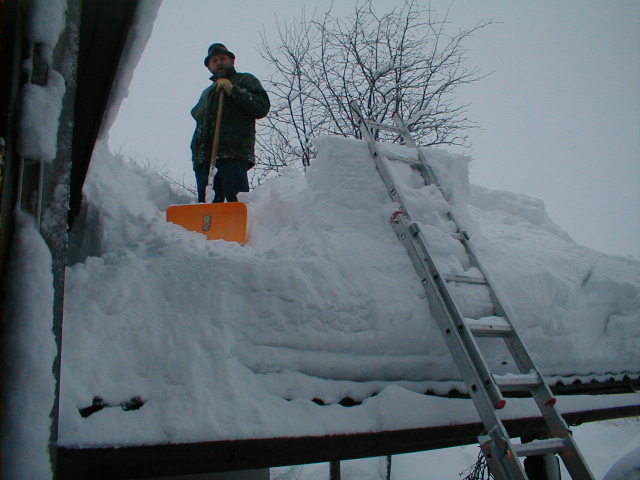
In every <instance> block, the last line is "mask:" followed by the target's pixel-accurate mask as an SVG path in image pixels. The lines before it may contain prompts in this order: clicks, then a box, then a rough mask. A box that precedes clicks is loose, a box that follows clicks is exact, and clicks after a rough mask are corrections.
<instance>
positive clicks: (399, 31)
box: [259, 0, 492, 168]
mask: <svg viewBox="0 0 640 480" xmlns="http://www.w3.org/2000/svg"><path fill="white" fill-rule="evenodd" d="M448 15H449V12H448V11H447V12H446V14H445V15H444V17H442V18H439V17H437V16H436V15H435V14H434V12H433V11H432V10H431V8H430V5H426V6H424V5H422V4H421V3H420V2H419V1H418V0H405V1H404V3H403V4H402V5H401V6H400V7H397V8H394V9H393V10H391V11H389V12H387V13H385V14H382V15H379V14H378V13H376V12H375V10H374V8H373V5H372V0H363V1H361V2H359V3H358V4H357V5H356V7H355V9H354V12H353V13H352V14H351V15H350V16H348V17H346V18H339V17H336V16H333V14H332V12H331V10H329V11H327V12H325V13H324V14H320V15H319V14H317V13H315V14H314V15H312V16H311V18H307V17H306V13H305V12H304V11H303V12H302V18H301V19H300V20H294V21H292V22H289V23H284V24H277V25H276V27H277V38H276V40H275V41H273V42H272V41H271V40H270V39H268V38H266V36H265V35H264V33H263V35H262V41H261V45H260V51H261V54H262V56H263V58H264V59H266V60H267V61H268V62H269V63H270V64H271V65H272V66H273V68H274V73H273V74H272V76H271V78H270V79H269V80H268V83H267V85H268V90H269V92H270V95H271V98H272V112H271V114H270V116H269V121H268V122H267V123H265V124H264V125H263V126H262V128H263V129H264V130H263V132H262V134H263V135H264V136H265V138H267V139H268V140H267V141H265V142H263V143H262V144H261V145H259V151H260V155H259V157H260V160H261V161H262V162H265V163H267V166H266V167H267V168H269V167H268V164H269V163H271V164H277V165H283V164H290V163H292V162H293V161H294V159H298V161H301V163H302V165H303V166H306V165H309V162H310V161H311V158H312V157H313V153H314V152H313V147H312V145H311V141H310V140H311V139H312V138H313V137H315V136H318V135H320V134H333V135H341V136H357V135H358V129H357V125H356V124H355V120H354V119H353V117H352V114H351V112H350V110H349V106H348V102H349V101H350V100H353V99H355V100H357V101H358V103H359V104H360V106H361V108H362V109H363V112H364V113H365V115H366V116H368V117H369V118H371V119H372V120H374V121H377V122H385V121H387V122H388V121H389V119H390V117H391V115H392V114H393V112H396V111H397V112H399V113H400V115H402V117H403V118H404V119H405V122H406V123H407V124H408V126H409V128H410V130H411V131H412V132H413V134H414V136H415V138H416V140H417V141H418V143H419V144H420V145H423V146H431V145H461V146H468V134H467V131H468V129H469V128H470V127H472V126H473V122H472V121H471V120H470V119H469V118H468V117H467V107H468V104H464V103H458V102H456V99H455V97H454V95H453V93H454V92H455V91H456V89H457V88H458V87H460V86H462V85H465V84H470V83H473V82H476V81H478V80H479V79H481V78H483V77H484V75H482V74H481V73H480V71H479V69H478V68H476V67H471V68H467V67H466V65H465V64H466V62H467V60H468V59H467V57H466V54H467V51H466V49H465V48H464V46H463V42H464V41H465V40H466V39H467V38H468V37H469V36H471V35H473V34H474V33H476V32H477V31H478V30H480V29H482V28H484V27H486V26H488V25H490V24H491V23H492V22H491V21H484V22H481V23H478V24H477V25H475V26H473V27H471V28H468V29H461V30H458V31H457V32H456V33H453V34H452V33H450V32H449V30H451V29H452V27H451V25H450V23H449V21H448Z"/></svg>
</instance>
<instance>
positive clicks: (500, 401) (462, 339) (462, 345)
mask: <svg viewBox="0 0 640 480" xmlns="http://www.w3.org/2000/svg"><path fill="white" fill-rule="evenodd" d="M409 225H411V223H410V220H408V219H407V218H405V217H404V215H403V216H402V217H400V218H397V219H396V222H394V223H393V227H394V230H396V234H397V235H398V237H399V238H400V241H401V242H402V243H403V244H404V245H405V248H406V249H407V251H408V253H409V257H410V258H411V260H412V262H413V264H414V267H415V269H416V273H417V274H418V276H419V278H420V281H421V283H422V285H423V287H424V289H425V292H426V293H427V297H428V298H429V306H430V308H431V310H432V314H433V316H434V318H435V319H436V321H437V322H438V327H439V328H440V331H441V333H442V335H443V338H444V339H445V341H446V342H447V344H448V346H449V349H450V350H451V354H452V356H453V358H454V360H455V362H456V366H457V367H458V369H459V370H460V373H461V375H462V376H463V380H464V381H465V384H466V385H467V387H468V388H469V394H470V395H471V396H472V397H473V396H474V395H475V393H476V390H478V389H484V390H486V392H487V401H486V402H485V404H484V405H483V408H484V409H486V410H487V411H488V412H490V414H491V415H494V410H495V409H496V408H497V407H501V406H503V405H504V398H503V396H502V393H501V391H500V389H499V388H498V386H497V385H496V383H495V379H494V377H493V375H492V374H491V372H490V371H489V369H488V368H486V365H487V363H486V361H485V360H484V358H482V353H481V351H480V349H479V347H478V345H477V343H476V339H475V336H474V335H473V333H472V332H471V331H470V330H469V327H468V326H467V324H466V322H465V321H464V318H463V317H462V315H461V313H460V311H459V309H458V307H457V306H456V304H455V302H454V301H453V299H452V298H451V295H450V293H449V291H448V290H447V288H446V285H445V282H444V280H443V278H442V276H441V275H440V274H439V273H438V270H437V267H436V265H435V263H434V262H433V259H432V257H431V255H430V253H429V251H428V249H427V248H426V246H425V245H426V243H425V241H424V238H421V235H422V233H421V232H417V233H415V232H412V231H411V228H410V227H409ZM461 352H463V353H461ZM467 364H468V365H471V366H472V368H473V372H474V373H473V375H465V371H466V369H467ZM492 423H494V422H492Z"/></svg>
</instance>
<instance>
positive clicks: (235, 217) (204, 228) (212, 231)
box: [167, 91, 249, 245]
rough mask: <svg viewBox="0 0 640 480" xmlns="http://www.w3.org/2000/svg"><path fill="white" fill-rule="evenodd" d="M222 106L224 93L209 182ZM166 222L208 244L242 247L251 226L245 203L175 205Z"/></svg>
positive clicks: (214, 152) (219, 122)
mask: <svg viewBox="0 0 640 480" xmlns="http://www.w3.org/2000/svg"><path fill="white" fill-rule="evenodd" d="M223 103H224V91H221V92H220V102H219V103H218V115H217V118H216V131H215V133H214V135H213V146H212V148H211V167H210V170H209V178H211V177H212V172H213V170H214V168H215V164H216V157H217V155H218V144H219V143H220V125H221V123H222V105H223ZM207 186H208V185H207ZM167 222H172V223H175V224H177V225H180V226H181V227H183V228H186V229H187V230H191V231H194V232H199V233H202V234H203V235H206V236H207V239H209V240H226V241H228V242H238V243H241V244H243V245H244V244H245V243H247V231H248V223H249V222H248V214H247V205H246V204H245V203H242V202H228V203H196V204H189V205H172V206H170V207H169V208H167Z"/></svg>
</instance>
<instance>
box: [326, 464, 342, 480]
mask: <svg viewBox="0 0 640 480" xmlns="http://www.w3.org/2000/svg"><path fill="white" fill-rule="evenodd" d="M329 480H340V460H333V461H331V462H330V463H329Z"/></svg>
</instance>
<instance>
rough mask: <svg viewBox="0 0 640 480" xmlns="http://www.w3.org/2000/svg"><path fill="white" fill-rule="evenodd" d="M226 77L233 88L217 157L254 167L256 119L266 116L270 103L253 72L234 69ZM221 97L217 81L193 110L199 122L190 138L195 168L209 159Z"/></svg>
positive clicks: (224, 111)
mask: <svg viewBox="0 0 640 480" xmlns="http://www.w3.org/2000/svg"><path fill="white" fill-rule="evenodd" d="M226 78H228V79H229V80H230V81H231V83H232V84H233V88H232V90H231V95H227V96H226V97H225V99H224V104H223V106H222V124H221V126H220V144H219V146H218V157H230V158H234V159H238V160H241V161H246V162H247V164H248V165H247V168H251V167H252V166H253V165H254V164H255V155H254V145H255V141H256V120H257V119H259V118H263V117H265V116H266V115H267V113H268V112H269V108H270V107H271V104H270V103H269V97H268V96H267V92H265V90H264V88H262V85H261V84H260V81H259V80H258V79H257V78H256V77H254V76H253V75H251V74H250V73H239V72H236V71H235V70H232V71H231V74H230V75H228V76H227V77H226ZM212 80H213V77H212ZM225 95H226V94H225ZM219 99H220V94H219V93H218V92H216V83H215V81H214V83H213V85H211V86H210V87H208V88H207V89H206V90H205V91H204V92H202V95H201V96H200V100H199V101H198V104H197V105H196V106H195V107H193V109H192V110H191V116H192V117H193V118H194V119H195V121H196V129H195V132H193V139H192V140H191V153H192V160H193V168H194V169H195V168H196V167H197V166H198V165H201V164H203V163H205V164H208V163H209V162H210V159H211V149H212V147H213V136H214V133H215V132H214V130H215V125H216V117H217V115H218V101H219Z"/></svg>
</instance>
